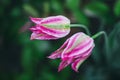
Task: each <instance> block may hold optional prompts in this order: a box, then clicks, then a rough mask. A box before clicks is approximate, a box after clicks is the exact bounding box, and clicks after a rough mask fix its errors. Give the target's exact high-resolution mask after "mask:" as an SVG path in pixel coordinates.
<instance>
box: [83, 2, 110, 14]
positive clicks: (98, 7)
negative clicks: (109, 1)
mask: <svg viewBox="0 0 120 80" xmlns="http://www.w3.org/2000/svg"><path fill="white" fill-rule="evenodd" d="M85 12H86V14H87V15H93V16H94V15H95V16H104V15H106V14H107V13H108V12H109V7H108V6H107V5H106V4H105V3H102V2H98V1H94V2H90V3H88V4H87V5H86V6H85Z"/></svg>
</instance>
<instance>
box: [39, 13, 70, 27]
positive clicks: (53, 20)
mask: <svg viewBox="0 0 120 80" xmlns="http://www.w3.org/2000/svg"><path fill="white" fill-rule="evenodd" d="M41 24H47V25H51V24H52V25H58V24H70V20H69V19H67V18H66V17H64V16H61V15H60V16H51V17H47V18H44V19H43V20H42V21H41Z"/></svg>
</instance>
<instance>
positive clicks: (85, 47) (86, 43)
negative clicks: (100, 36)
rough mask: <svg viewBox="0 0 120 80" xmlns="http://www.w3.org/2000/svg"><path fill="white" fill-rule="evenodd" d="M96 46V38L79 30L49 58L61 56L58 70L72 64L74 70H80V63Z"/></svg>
mask: <svg viewBox="0 0 120 80" xmlns="http://www.w3.org/2000/svg"><path fill="white" fill-rule="evenodd" d="M93 48H94V40H93V39H92V38H91V37H89V36H88V35H86V34H84V33H82V32H79V33H76V34H74V35H73V36H72V37H70V38H68V39H67V40H66V42H65V43H64V44H63V45H62V46H61V47H60V48H59V49H58V50H56V51H55V52H53V53H52V54H51V55H50V56H49V57H48V58H50V59H56V58H61V60H62V62H61V63H60V65H59V68H58V71H61V70H62V69H63V68H65V67H66V66H68V65H69V64H71V66H72V69H73V70H74V71H76V72H77V71H78V68H79V66H80V64H81V63H82V62H83V61H84V60H86V58H88V57H89V55H90V54H91V51H92V49H93Z"/></svg>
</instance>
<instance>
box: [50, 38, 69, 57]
mask: <svg viewBox="0 0 120 80" xmlns="http://www.w3.org/2000/svg"><path fill="white" fill-rule="evenodd" d="M68 41H69V39H67V40H66V41H65V43H64V44H63V45H62V46H61V47H60V48H59V49H57V50H56V51H55V52H53V53H52V54H51V55H50V56H48V58H50V59H56V58H60V57H61V53H62V52H63V50H64V48H65V47H66V45H67V44H68Z"/></svg>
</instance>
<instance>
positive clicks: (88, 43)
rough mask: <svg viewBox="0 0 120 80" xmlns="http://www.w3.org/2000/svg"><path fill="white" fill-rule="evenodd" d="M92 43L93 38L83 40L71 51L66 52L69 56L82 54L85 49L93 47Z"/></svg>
mask: <svg viewBox="0 0 120 80" xmlns="http://www.w3.org/2000/svg"><path fill="white" fill-rule="evenodd" d="M93 45H94V43H93V40H92V39H90V40H88V41H85V42H84V43H82V44H81V45H79V46H77V47H76V48H74V49H73V50H72V51H70V52H69V53H67V54H68V56H69V57H73V56H77V55H83V54H84V53H85V52H86V51H88V50H89V49H91V47H93Z"/></svg>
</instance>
